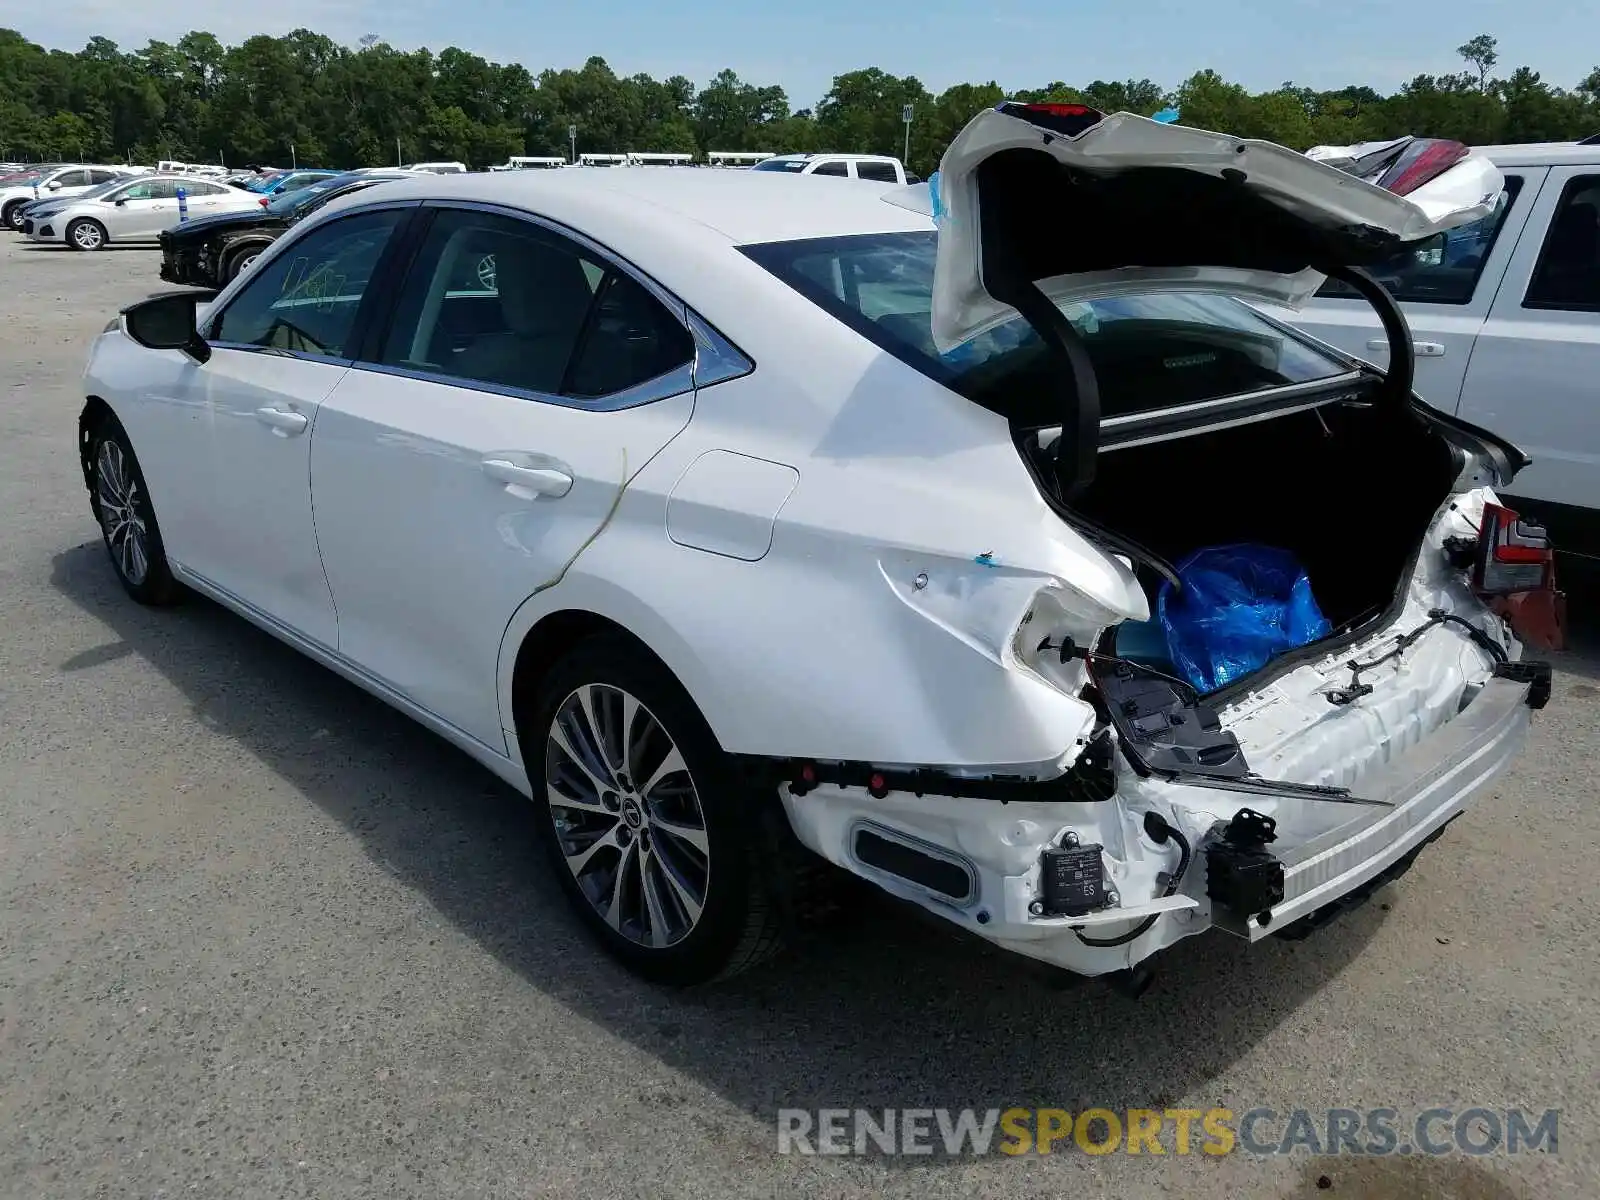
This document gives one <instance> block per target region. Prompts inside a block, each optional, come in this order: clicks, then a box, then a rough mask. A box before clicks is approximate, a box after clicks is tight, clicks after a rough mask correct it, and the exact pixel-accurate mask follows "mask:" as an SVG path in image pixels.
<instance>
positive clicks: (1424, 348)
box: [1367, 338, 1444, 358]
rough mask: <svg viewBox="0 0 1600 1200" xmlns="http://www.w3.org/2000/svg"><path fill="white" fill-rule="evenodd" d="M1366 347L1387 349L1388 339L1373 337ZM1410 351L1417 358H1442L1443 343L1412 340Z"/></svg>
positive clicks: (1369, 348)
mask: <svg viewBox="0 0 1600 1200" xmlns="http://www.w3.org/2000/svg"><path fill="white" fill-rule="evenodd" d="M1367 349H1368V350H1388V349H1389V339H1388V338H1373V339H1372V340H1371V341H1369V342H1368V343H1367ZM1411 353H1413V354H1415V355H1416V356H1417V357H1418V358H1443V357H1444V343H1443V342H1412V343H1411Z"/></svg>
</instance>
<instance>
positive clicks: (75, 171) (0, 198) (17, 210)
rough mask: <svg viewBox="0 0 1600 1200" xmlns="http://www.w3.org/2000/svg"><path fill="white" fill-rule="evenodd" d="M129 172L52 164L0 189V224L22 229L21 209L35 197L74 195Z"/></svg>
mask: <svg viewBox="0 0 1600 1200" xmlns="http://www.w3.org/2000/svg"><path fill="white" fill-rule="evenodd" d="M126 174H128V171H127V170H126V169H125V168H122V167H96V166H83V165H82V164H78V163H74V164H69V165H67V166H61V167H55V168H54V169H52V170H50V171H46V172H44V173H42V174H40V175H39V176H38V178H36V179H28V180H27V181H26V182H22V183H18V184H15V185H13V186H10V187H6V188H4V189H0V225H3V226H4V227H5V228H7V229H13V230H19V231H20V230H21V229H22V210H23V208H24V207H25V206H27V205H29V204H32V203H33V202H34V201H35V200H53V199H56V198H57V197H62V198H64V197H67V196H76V195H77V194H78V193H80V192H87V191H88V190H89V189H90V188H93V187H99V186H100V185H101V184H102V183H110V182H111V181H112V180H113V179H118V178H121V177H122V176H123V175H126Z"/></svg>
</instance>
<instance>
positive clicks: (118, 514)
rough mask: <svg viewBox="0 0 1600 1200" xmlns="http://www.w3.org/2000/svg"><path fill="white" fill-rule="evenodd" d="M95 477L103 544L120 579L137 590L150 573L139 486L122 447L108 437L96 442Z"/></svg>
mask: <svg viewBox="0 0 1600 1200" xmlns="http://www.w3.org/2000/svg"><path fill="white" fill-rule="evenodd" d="M95 478H96V482H95V495H96V497H97V499H98V500H99V502H100V526H101V528H102V529H104V530H105V535H106V545H108V546H110V547H111V554H112V557H113V558H115V559H116V562H117V569H118V570H120V571H121V572H122V575H123V577H124V578H125V579H126V580H127V581H128V582H129V583H131V584H133V585H134V586H135V587H138V586H139V585H140V584H142V583H143V582H144V580H145V576H146V575H148V574H149V572H150V549H149V542H148V539H149V532H148V531H147V530H146V528H145V523H144V518H143V517H142V516H140V515H139V504H140V497H139V483H138V481H137V480H136V479H135V478H134V475H133V472H132V471H131V470H129V468H128V462H127V459H126V458H124V457H123V454H122V447H121V446H119V445H117V443H116V442H114V441H112V440H111V439H109V438H107V439H106V440H105V441H103V442H101V443H100V453H99V455H98V456H97V457H96V459H95Z"/></svg>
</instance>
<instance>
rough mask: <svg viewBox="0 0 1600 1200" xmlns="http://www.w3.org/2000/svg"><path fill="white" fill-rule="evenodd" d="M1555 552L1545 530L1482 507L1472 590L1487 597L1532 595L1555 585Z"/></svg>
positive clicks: (1495, 506) (1502, 511) (1491, 507)
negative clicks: (1513, 594) (1526, 593)
mask: <svg viewBox="0 0 1600 1200" xmlns="http://www.w3.org/2000/svg"><path fill="white" fill-rule="evenodd" d="M1555 564H1556V560H1555V551H1554V550H1553V549H1552V548H1551V546H1550V538H1549V535H1547V534H1546V533H1545V530H1544V526H1542V525H1537V524H1535V523H1534V522H1532V521H1527V520H1524V519H1523V518H1522V517H1520V516H1519V515H1517V514H1516V513H1514V512H1512V511H1511V509H1509V508H1506V507H1504V506H1503V505H1499V504H1485V505H1484V506H1483V522H1482V524H1480V525H1479V527H1478V560H1477V562H1476V563H1475V564H1474V566H1473V572H1472V586H1473V588H1474V589H1476V590H1477V591H1478V592H1481V593H1483V594H1484V595H1490V596H1507V595H1510V594H1512V593H1514V592H1534V591H1538V590H1539V589H1541V588H1546V587H1549V586H1550V585H1552V584H1553V583H1554V582H1555Z"/></svg>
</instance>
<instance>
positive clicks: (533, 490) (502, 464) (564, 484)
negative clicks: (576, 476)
mask: <svg viewBox="0 0 1600 1200" xmlns="http://www.w3.org/2000/svg"><path fill="white" fill-rule="evenodd" d="M530 457H533V456H530ZM483 473H484V474H485V475H487V476H488V477H489V478H490V479H495V480H498V481H499V482H501V483H503V484H505V485H506V490H507V491H508V492H510V493H511V494H512V495H513V496H517V495H521V496H523V497H524V498H525V499H532V498H533V497H534V496H551V497H560V496H565V495H566V494H567V493H568V492H570V491H571V490H572V476H571V475H570V474H568V473H567V472H566V471H562V470H558V469H557V468H555V467H553V466H551V467H524V466H520V465H519V464H517V463H514V462H512V461H511V460H510V459H506V458H486V459H484V460H483Z"/></svg>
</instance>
